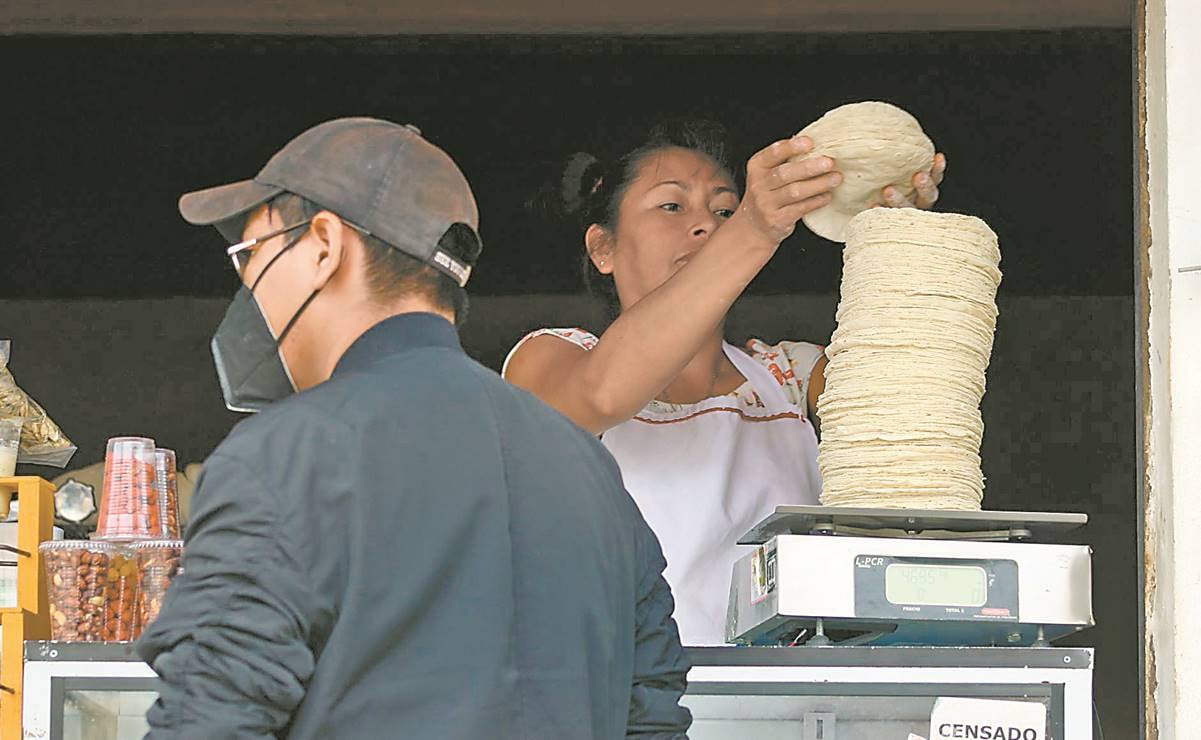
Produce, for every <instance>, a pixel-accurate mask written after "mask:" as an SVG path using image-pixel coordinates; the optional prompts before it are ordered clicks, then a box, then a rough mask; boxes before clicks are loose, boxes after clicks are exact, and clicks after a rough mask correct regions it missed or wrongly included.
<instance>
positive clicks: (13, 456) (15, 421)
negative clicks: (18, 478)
mask: <svg viewBox="0 0 1201 740" xmlns="http://www.w3.org/2000/svg"><path fill="white" fill-rule="evenodd" d="M23 421H24V419H21V418H20V417H14V418H6V419H0V478H9V477H11V476H13V475H15V474H16V472H17V451H18V450H19V449H20V448H21V424H22V422H23Z"/></svg>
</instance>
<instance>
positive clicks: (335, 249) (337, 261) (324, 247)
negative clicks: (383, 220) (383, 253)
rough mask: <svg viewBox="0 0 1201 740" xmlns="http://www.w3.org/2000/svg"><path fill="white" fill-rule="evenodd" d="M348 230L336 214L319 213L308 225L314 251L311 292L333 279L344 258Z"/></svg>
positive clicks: (328, 212)
mask: <svg viewBox="0 0 1201 740" xmlns="http://www.w3.org/2000/svg"><path fill="white" fill-rule="evenodd" d="M349 229H350V227H349V226H347V225H346V224H345V223H343V221H342V219H341V218H339V217H338V215H337V214H335V213H332V212H330V211H321V212H320V213H318V214H317V215H316V216H313V220H312V222H311V224H310V225H309V231H310V232H312V234H313V237H314V240H313V241H314V243H315V244H316V249H315V250H313V252H312V257H311V259H312V260H313V266H314V267H315V268H316V270H315V271H314V273H313V284H312V289H313V290H320V289H322V288H324V287H325V286H326V284H327V283H328V282H329V281H330V280H331V279H332V278H333V276H334V274H335V273H336V272H337V271H338V268H339V267H341V266H342V260H343V259H345V257H346V245H347V232H348V230H349Z"/></svg>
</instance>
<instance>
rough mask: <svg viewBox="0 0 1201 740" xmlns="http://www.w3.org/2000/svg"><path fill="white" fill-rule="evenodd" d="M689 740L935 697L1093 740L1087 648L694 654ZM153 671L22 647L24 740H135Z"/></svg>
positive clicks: (114, 657)
mask: <svg viewBox="0 0 1201 740" xmlns="http://www.w3.org/2000/svg"><path fill="white" fill-rule="evenodd" d="M689 657H690V658H691V660H692V662H693V668H692V671H691V672H690V673H689V677H688V679H689V687H688V694H687V695H686V696H685V697H684V703H685V704H686V705H687V706H688V707H689V709H691V710H692V714H693V726H692V731H691V732H690V733H689V736H690V737H691V738H692V739H693V740H745V738H748V737H754V738H756V740H785V738H787V740H833V739H835V738H836V739H837V740H869V739H870V740H893V739H894V738H895V740H906V738H907V737H908V734H909V733H911V732H912V733H916V734H918V735H920V736H922V737H926V736H927V734H928V731H929V724H930V713H931V710H932V709H933V707H934V703H935V701H936V700H937V699H938V698H939V697H948V696H956V697H976V698H990V699H1008V700H1015V701H1026V702H1037V703H1041V704H1042V705H1043V706H1045V707H1046V709H1047V726H1046V730H1045V731H1046V738H1047V739H1048V740H1091V739H1092V737H1093V734H1092V670H1093V652H1092V650H1091V649H1087V648H906V647H887V648H885V647H868V646H860V647H821V648H816V647H796V648H736V647H718V648H691V649H690V650H689ZM156 686H157V679H156V678H155V676H154V672H153V671H151V670H150V668H149V667H148V666H147V665H146V664H145V663H143V662H141V661H139V660H138V659H137V656H136V655H134V654H133V652H132V650H131V647H130V646H129V645H127V644H89V643H81V644H64V643H54V642H28V643H26V648H25V696H24V729H25V737H26V738H39V739H40V738H45V739H46V740H133V739H135V738H136V739H140V738H141V737H142V735H143V733H145V731H146V724H145V712H146V709H147V708H149V706H150V705H151V704H152V703H153V702H154V698H155V695H156V694H155V691H156Z"/></svg>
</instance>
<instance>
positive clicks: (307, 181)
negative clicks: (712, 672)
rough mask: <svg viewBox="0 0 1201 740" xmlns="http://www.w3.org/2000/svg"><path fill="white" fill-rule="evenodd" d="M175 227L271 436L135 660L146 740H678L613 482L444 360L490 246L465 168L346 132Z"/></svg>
mask: <svg viewBox="0 0 1201 740" xmlns="http://www.w3.org/2000/svg"><path fill="white" fill-rule="evenodd" d="M180 211H181V212H182V213H183V216H184V218H185V219H187V220H188V221H189V222H191V223H194V224H211V225H215V226H216V227H217V228H218V229H219V230H220V231H221V232H222V233H223V234H224V235H225V236H226V237H227V238H228V239H229V240H230V241H238V242H239V243H237V244H234V245H233V246H232V247H230V248H229V252H230V254H231V255H232V256H233V257H234V263H235V268H236V269H237V270H238V273H239V276H240V277H241V280H242V283H243V285H244V287H243V288H242V289H241V290H240V291H239V294H238V297H237V298H235V300H234V303H233V304H232V305H231V307H230V309H229V312H228V313H227V315H226V317H225V319H224V321H223V322H222V324H221V326H220V327H219V328H218V330H217V334H216V336H215V337H214V340H213V354H214V358H215V359H216V363H217V369H218V374H219V376H220V379H221V385H222V389H223V391H224V393H225V397H226V403H227V405H229V406H230V407H231V408H238V409H249V410H255V409H262V413H259V414H258V415H257V416H254V417H251V418H250V419H248V420H246V421H244V422H243V423H242V424H240V425H239V426H238V427H237V428H236V429H235V430H234V431H233V432H232V433H231V434H230V436H229V437H228V438H227V439H226V440H225V441H224V442H222V443H221V445H219V446H218V448H217V449H216V450H215V451H214V452H213V454H212V455H211V456H210V457H209V458H208V459H207V460H206V461H205V465H204V471H203V473H202V474H201V477H200V481H199V483H198V487H197V489H196V493H195V497H194V499H193V504H192V517H191V523H190V524H189V527H188V530H187V537H186V546H185V555H184V562H183V571H182V574H181V575H180V576H179V578H178V579H177V581H176V582H175V584H174V585H173V586H172V588H171V591H170V594H169V595H168V597H167V599H166V603H165V605H164V607H163V611H162V613H161V615H160V617H159V619H158V620H157V621H156V622H154V623H153V624H152V625H151V626H150V628H149V629H148V631H147V632H146V634H145V635H144V637H143V638H142V640H141V642H140V643H139V644H138V646H137V647H138V652H139V653H140V654H141V655H142V657H144V658H145V659H146V660H147V661H148V662H150V663H151V665H153V666H154V668H155V670H156V671H157V672H158V673H159V675H160V676H161V677H162V689H161V694H160V698H159V700H158V702H157V703H156V704H155V705H154V706H153V707H152V708H151V710H150V712H149V714H148V720H149V722H150V726H151V732H150V735H149V737H150V738H204V739H205V740H216V739H218V738H235V737H236V738H267V737H277V736H278V737H287V738H292V739H295V740H308V739H309V738H335V737H336V738H472V739H473V740H474V739H477V738H616V737H622V736H627V735H629V736H643V737H680V736H683V734H684V733H685V732H686V730H687V728H688V725H689V723H690V716H689V714H688V712H687V710H686V709H683V708H681V707H680V706H679V698H680V695H681V693H682V692H683V690H684V685H685V683H684V681H685V674H686V670H687V665H686V662H685V658H684V656H683V652H682V649H681V648H680V645H679V638H678V636H677V632H676V628H675V624H674V623H673V622H672V621H671V618H670V614H671V611H672V600H671V595H670V592H669V591H668V588H667V585H666V583H665V582H664V581H663V579H662V576H661V573H662V569H663V566H664V563H663V560H662V555H661V553H660V550H659V546H658V543H657V541H656V540H655V538H654V536H653V535H652V533H651V532H650V530H649V529H648V528H647V526H646V524H645V523H644V522H643V520H642V518H641V517H640V515H639V514H638V511H637V508H636V507H635V505H634V504H633V502H632V500H631V499H630V498H629V496H628V495H627V494H626V493H625V491H624V489H623V488H622V486H621V481H620V478H619V473H618V470H617V468H616V466H615V464H614V463H613V461H612V459H611V458H610V457H609V456H608V455H607V454H606V453H605V452H604V451H603V449H602V448H601V447H600V445H599V444H598V443H597V441H596V440H595V439H594V438H592V437H591V436H590V435H588V434H587V433H585V432H583V431H582V430H580V429H578V428H576V427H575V426H573V425H572V424H571V423H569V422H567V421H566V420H565V419H563V418H562V417H560V416H559V415H557V414H555V413H554V412H553V411H551V410H550V409H549V408H547V407H546V406H543V405H542V404H541V403H539V402H538V401H536V400H534V399H533V397H531V396H529V395H527V394H525V393H524V392H522V391H520V390H517V389H515V388H513V387H511V386H509V385H507V384H506V383H504V382H503V381H502V380H500V378H499V377H497V376H496V375H495V374H494V373H492V372H491V371H489V370H487V369H485V368H483V367H481V366H479V365H477V364H476V363H474V362H473V361H472V360H470V359H469V358H468V357H467V356H466V355H465V354H464V352H463V350H462V349H461V347H460V346H459V342H458V337H457V335H456V333H455V329H454V325H453V322H455V321H456V320H461V319H462V317H463V312H464V311H465V310H466V295H465V293H464V292H463V285H464V284H465V283H466V282H467V278H468V276H469V275H470V272H471V267H472V265H473V264H474V263H475V261H476V258H477V257H478V256H479V252H480V248H481V247H480V242H479V239H478V237H477V235H476V234H477V214H476V205H475V201H474V199H473V197H472V194H471V191H470V189H469V188H468V185H467V182H466V180H464V178H463V176H462V174H461V173H460V172H459V170H458V168H457V167H456V166H455V164H454V162H452V161H451V159H450V158H449V157H448V156H447V155H446V154H445V153H443V152H442V151H441V150H440V149H438V148H436V147H435V146H433V145H432V144H430V143H429V142H427V141H426V140H425V139H423V138H422V137H421V136H420V132H418V131H417V130H416V129H414V128H412V127H406V126H399V125H396V124H393V123H389V122H386V121H380V120H374V119H365V118H352V119H339V120H335V121H330V122H327V123H324V124H321V125H319V126H316V127H315V128H312V129H310V130H308V131H306V132H304V133H303V134H301V135H300V136H299V137H297V138H296V139H294V140H293V141H292V142H290V143H289V144H288V145H287V146H285V147H284V148H283V149H282V150H281V151H280V152H278V153H277V154H276V155H275V156H274V157H273V158H272V159H271V161H269V162H268V163H267V165H266V166H265V167H264V168H263V169H262V171H261V172H259V174H258V175H257V176H256V177H255V178H254V179H253V180H247V181H244V182H240V183H235V184H232V185H226V186H222V187H218V188H212V189H209V190H204V191H200V192H197V193H192V194H189V195H185V196H184V197H183V198H182V199H181V200H180ZM239 240H240V241H239ZM293 388H295V389H296V390H299V391H301V392H300V393H299V394H297V395H292V394H291V393H292V390H293Z"/></svg>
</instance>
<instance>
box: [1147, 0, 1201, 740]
mask: <svg viewBox="0 0 1201 740" xmlns="http://www.w3.org/2000/svg"><path fill="white" fill-rule="evenodd" d="M1198 39H1201V3H1197V2H1196V0H1148V2H1147V17H1146V41H1147V48H1146V64H1147V77H1146V80H1147V85H1146V104H1147V154H1148V160H1149V172H1148V174H1149V188H1150V205H1151V211H1150V219H1151V247H1150V250H1151V254H1150V267H1151V272H1150V277H1149V292H1150V300H1151V318H1150V350H1151V357H1150V381H1151V403H1152V407H1151V428H1150V434H1149V438H1148V445H1149V453H1150V455H1149V459H1148V477H1149V483H1150V490H1149V492H1150V495H1149V501H1148V504H1149V516H1148V526H1149V538H1148V546H1149V553H1148V554H1149V555H1151V556H1152V557H1153V558H1154V570H1153V571H1152V573H1153V576H1154V579H1155V581H1154V585H1155V589H1154V592H1153V593H1152V596H1151V600H1150V603H1149V605H1148V607H1149V610H1150V611H1149V613H1148V615H1147V616H1148V631H1149V636H1150V640H1151V643H1152V644H1151V651H1150V652H1149V654H1148V658H1149V665H1151V666H1152V668H1151V670H1152V671H1153V672H1154V679H1155V681H1156V682H1157V687H1156V691H1155V697H1154V698H1155V702H1156V705H1157V710H1156V712H1157V713H1156V720H1157V722H1156V724H1157V725H1158V729H1159V737H1160V738H1164V739H1165V740H1176V739H1177V738H1179V739H1180V740H1191V739H1192V738H1196V737H1199V736H1201V701H1198V700H1197V697H1199V696H1201V496H1199V495H1198V494H1199V493H1201V490H1199V489H1201V484H1199V482H1201V272H1197V273H1180V272H1178V269H1179V268H1180V267H1185V266H1191V265H1199V264H1201V206H1199V204H1201V179H1199V178H1198V177H1197V173H1198V172H1201V44H1198V42H1197V40H1198Z"/></svg>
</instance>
